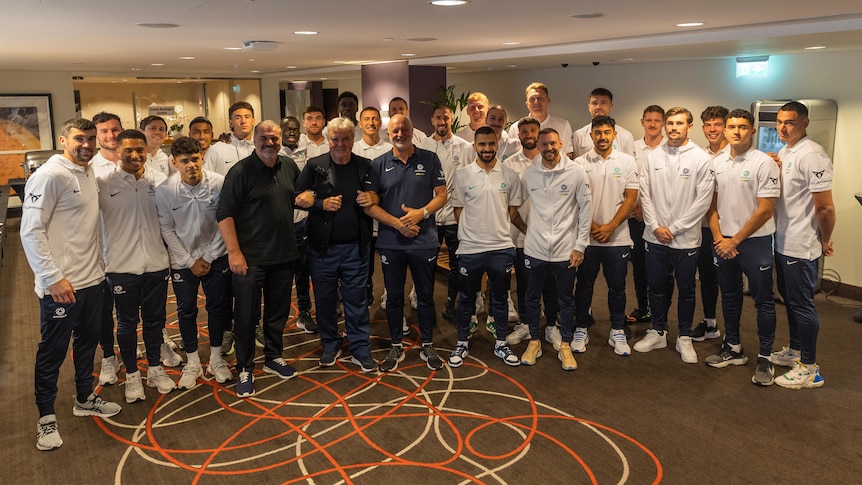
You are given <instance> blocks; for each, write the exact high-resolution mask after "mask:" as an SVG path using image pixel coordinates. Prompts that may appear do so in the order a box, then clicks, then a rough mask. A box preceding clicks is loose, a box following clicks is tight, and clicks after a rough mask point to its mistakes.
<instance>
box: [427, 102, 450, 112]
mask: <svg viewBox="0 0 862 485" xmlns="http://www.w3.org/2000/svg"><path fill="white" fill-rule="evenodd" d="M438 109H448V110H449V111H450V112H451V111H452V108H451V107H449V105H448V104H446V103H437V104H435V105H434V109H433V110H432V111H431V112H432V113H433V112H434V111H437V110H438Z"/></svg>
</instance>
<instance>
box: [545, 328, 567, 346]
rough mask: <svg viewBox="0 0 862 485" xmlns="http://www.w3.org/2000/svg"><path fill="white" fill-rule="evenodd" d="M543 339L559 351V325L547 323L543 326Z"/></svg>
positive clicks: (560, 337) (561, 337)
mask: <svg viewBox="0 0 862 485" xmlns="http://www.w3.org/2000/svg"><path fill="white" fill-rule="evenodd" d="M545 341H547V342H548V343H549V344H551V345H553V346H554V350H556V351H557V352H559V351H560V345H562V343H563V336H562V335H560V327H558V326H556V325H553V324H551V325H548V326H547V327H545Z"/></svg>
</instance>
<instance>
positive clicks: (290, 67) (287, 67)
mask: <svg viewBox="0 0 862 485" xmlns="http://www.w3.org/2000/svg"><path fill="white" fill-rule="evenodd" d="M284 68H285V69H296V66H284Z"/></svg>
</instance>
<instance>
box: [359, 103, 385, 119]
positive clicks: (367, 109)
mask: <svg viewBox="0 0 862 485" xmlns="http://www.w3.org/2000/svg"><path fill="white" fill-rule="evenodd" d="M366 111H374V112H375V113H377V116H378V117H380V110H379V109H377V108H375V107H374V106H366V107H364V108H362V111H360V112H359V117H360V118H361V117H362V113H364V112H366Z"/></svg>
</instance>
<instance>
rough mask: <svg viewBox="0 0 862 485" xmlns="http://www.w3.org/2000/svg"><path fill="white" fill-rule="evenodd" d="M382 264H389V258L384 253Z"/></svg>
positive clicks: (381, 258)
mask: <svg viewBox="0 0 862 485" xmlns="http://www.w3.org/2000/svg"><path fill="white" fill-rule="evenodd" d="M380 264H389V260H388V259H386V256H385V255H383V254H381V255H380Z"/></svg>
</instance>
